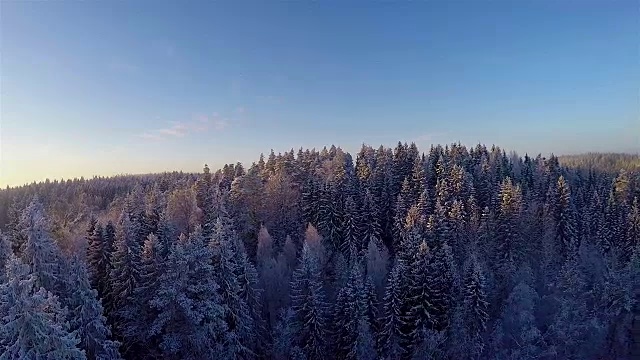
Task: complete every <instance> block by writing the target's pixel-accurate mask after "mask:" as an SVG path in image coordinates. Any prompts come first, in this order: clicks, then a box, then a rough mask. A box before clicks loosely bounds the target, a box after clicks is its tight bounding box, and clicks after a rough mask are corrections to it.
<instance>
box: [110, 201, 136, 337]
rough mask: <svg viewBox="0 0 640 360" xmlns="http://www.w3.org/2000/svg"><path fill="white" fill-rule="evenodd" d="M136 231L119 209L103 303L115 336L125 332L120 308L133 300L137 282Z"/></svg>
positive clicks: (123, 309)
mask: <svg viewBox="0 0 640 360" xmlns="http://www.w3.org/2000/svg"><path fill="white" fill-rule="evenodd" d="M137 234H138V233H137V226H136V225H135V224H133V223H132V222H131V221H130V220H129V217H128V216H127V215H126V214H125V213H123V215H122V216H121V220H120V228H119V229H118V234H117V236H116V242H115V249H114V252H113V255H112V259H111V260H112V268H111V272H110V274H109V279H110V284H109V288H110V293H109V294H108V298H109V300H110V303H109V304H108V306H107V309H108V310H109V311H110V315H111V319H110V321H111V323H112V324H113V325H114V330H115V331H116V334H117V335H118V336H121V335H122V334H125V333H127V329H126V325H127V324H126V317H124V314H123V311H125V309H127V308H128V307H129V306H131V304H133V302H134V300H135V297H134V293H135V291H136V289H137V287H138V285H139V283H140V266H141V257H140V245H139V243H138V240H137ZM126 345H128V344H125V346H126Z"/></svg>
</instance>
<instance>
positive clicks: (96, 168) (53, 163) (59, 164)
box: [0, 144, 202, 189]
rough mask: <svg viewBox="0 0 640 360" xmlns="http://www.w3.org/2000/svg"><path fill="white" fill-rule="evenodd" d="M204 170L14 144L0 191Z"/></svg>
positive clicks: (1, 165)
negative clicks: (38, 184) (79, 180)
mask: <svg viewBox="0 0 640 360" xmlns="http://www.w3.org/2000/svg"><path fill="white" fill-rule="evenodd" d="M3 145H4V144H3ZM201 168H202V165H200V163H199V162H198V161H178V160H176V159H159V158H156V159H143V158H142V157H141V156H136V154H135V153H132V152H130V151H125V149H115V150H113V151H109V152H96V153H87V152H84V153H81V152H79V151H69V149H61V148H59V147H55V146H52V145H39V146H26V145H25V146H24V147H19V146H16V145H15V144H14V145H12V146H8V145H7V146H4V147H3V148H2V153H1V154H0V188H1V189H4V188H6V187H7V186H9V187H15V186H21V185H25V184H31V183H33V182H34V181H35V182H40V181H45V180H46V179H49V180H50V181H54V180H61V179H64V180H67V179H73V178H80V177H84V178H85V179H90V178H92V177H93V176H95V175H98V176H113V175H118V174H144V173H154V172H163V171H174V170H175V171H180V170H182V171H198V170H199V169H201Z"/></svg>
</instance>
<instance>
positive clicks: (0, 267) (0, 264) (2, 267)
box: [0, 231, 13, 284]
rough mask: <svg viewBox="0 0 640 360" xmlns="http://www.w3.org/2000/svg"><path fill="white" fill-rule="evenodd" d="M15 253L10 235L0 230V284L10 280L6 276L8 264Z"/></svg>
mask: <svg viewBox="0 0 640 360" xmlns="http://www.w3.org/2000/svg"><path fill="white" fill-rule="evenodd" d="M12 255H13V251H12V250H11V243H10V242H9V237H8V236H6V235H5V234H3V233H2V231H0V284H2V283H4V282H5V281H9V279H8V278H7V276H6V266H7V264H8V263H9V259H10V258H11V256H12Z"/></svg>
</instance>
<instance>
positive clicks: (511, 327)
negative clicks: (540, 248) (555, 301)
mask: <svg viewBox="0 0 640 360" xmlns="http://www.w3.org/2000/svg"><path fill="white" fill-rule="evenodd" d="M538 301H539V296H538V294H537V293H536V291H535V290H534V289H533V288H531V286H530V285H528V284H527V283H526V282H520V283H519V284H518V285H516V286H515V288H514V289H513V291H512V292H511V294H510V295H509V297H508V298H507V301H506V304H505V308H504V310H503V311H502V315H501V317H500V319H499V321H498V323H497V324H496V328H495V330H494V332H493V334H492V338H493V339H492V346H493V349H492V351H493V353H494V354H495V356H496V358H497V359H538V358H539V357H540V356H541V353H542V349H541V348H540V346H541V340H542V334H541V332H540V330H539V329H538V327H537V326H536V323H535V316H534V312H535V309H536V305H537V302H538Z"/></svg>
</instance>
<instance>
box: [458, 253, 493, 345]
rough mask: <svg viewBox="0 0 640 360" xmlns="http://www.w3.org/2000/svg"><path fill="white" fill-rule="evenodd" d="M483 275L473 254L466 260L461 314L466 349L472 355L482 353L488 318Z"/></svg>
mask: <svg viewBox="0 0 640 360" xmlns="http://www.w3.org/2000/svg"><path fill="white" fill-rule="evenodd" d="M486 292H487V289H486V283H485V276H484V272H483V270H482V268H481V267H480V264H479V263H478V260H477V258H476V256H475V255H472V256H471V257H470V259H469V261H468V264H467V266H466V271H465V278H464V289H463V304H462V316H463V323H464V327H465V335H466V336H465V337H466V341H467V342H469V343H468V344H467V346H468V349H469V350H470V351H471V353H472V355H473V356H474V357H478V356H480V355H481V354H482V351H483V348H484V333H485V331H486V330H487V322H488V320H489V314H488V303H487V293H486Z"/></svg>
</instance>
